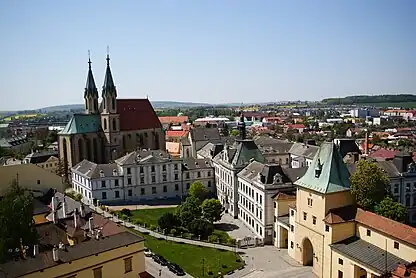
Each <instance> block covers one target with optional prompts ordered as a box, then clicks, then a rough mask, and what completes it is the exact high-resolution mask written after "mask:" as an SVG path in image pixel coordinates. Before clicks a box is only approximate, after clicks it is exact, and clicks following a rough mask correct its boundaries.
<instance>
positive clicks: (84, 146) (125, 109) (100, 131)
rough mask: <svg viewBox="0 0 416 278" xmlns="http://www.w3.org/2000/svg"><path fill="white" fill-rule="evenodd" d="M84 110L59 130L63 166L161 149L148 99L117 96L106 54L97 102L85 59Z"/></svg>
mask: <svg viewBox="0 0 416 278" xmlns="http://www.w3.org/2000/svg"><path fill="white" fill-rule="evenodd" d="M88 63H89V68H88V75H87V83H86V86H85V90H84V100H85V113H84V114H74V115H73V117H72V118H71V120H70V121H69V122H68V124H67V125H66V126H65V128H64V129H63V130H62V131H60V132H59V134H58V135H59V140H58V142H59V156H60V159H61V160H62V162H63V163H64V166H65V169H69V168H71V167H72V166H74V165H76V164H77V163H79V162H81V161H82V160H84V159H87V160H89V161H93V162H95V163H107V162H109V161H114V160H115V159H117V158H119V157H120V156H122V155H124V154H126V152H129V151H134V150H136V149H142V148H143V149H162V150H164V149H165V135H164V131H163V129H162V125H161V123H160V121H159V119H158V117H157V115H156V113H155V111H154V110H153V107H152V105H151V103H150V102H149V100H148V99H118V98H117V90H116V86H115V85H114V81H113V77H112V74H111V70H110V58H109V56H108V55H107V69H106V73H105V78H104V85H103V88H102V101H101V103H100V105H99V104H98V101H99V100H98V90H97V87H96V86H95V81H94V77H93V73H92V69H91V61H90V60H89V61H88Z"/></svg>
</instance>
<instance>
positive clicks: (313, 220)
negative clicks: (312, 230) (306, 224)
mask: <svg viewBox="0 0 416 278" xmlns="http://www.w3.org/2000/svg"><path fill="white" fill-rule="evenodd" d="M312 224H314V225H316V216H312Z"/></svg>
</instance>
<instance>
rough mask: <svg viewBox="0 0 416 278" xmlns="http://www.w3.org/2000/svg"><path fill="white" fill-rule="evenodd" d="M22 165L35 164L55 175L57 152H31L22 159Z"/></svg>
mask: <svg viewBox="0 0 416 278" xmlns="http://www.w3.org/2000/svg"><path fill="white" fill-rule="evenodd" d="M23 163H25V164H35V165H37V166H39V167H42V168H45V169H47V170H48V171H51V172H53V173H56V170H57V169H58V167H59V158H58V151H44V152H32V153H30V154H28V155H27V156H26V157H25V158H24V159H23Z"/></svg>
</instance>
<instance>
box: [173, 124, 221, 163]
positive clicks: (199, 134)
mask: <svg viewBox="0 0 416 278" xmlns="http://www.w3.org/2000/svg"><path fill="white" fill-rule="evenodd" d="M208 142H211V143H220V142H222V137H221V135H220V132H219V130H218V128H216V127H214V128H206V127H197V128H193V129H191V131H190V132H189V134H188V137H187V138H186V137H183V138H182V139H181V145H182V149H181V156H182V157H197V151H199V150H200V149H201V148H202V147H204V146H205V145H206V144H207V143H208Z"/></svg>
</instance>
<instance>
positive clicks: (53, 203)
mask: <svg viewBox="0 0 416 278" xmlns="http://www.w3.org/2000/svg"><path fill="white" fill-rule="evenodd" d="M56 205H57V204H56V197H55V196H53V197H52V221H53V223H54V224H56V223H57V222H58V219H57V217H56V215H57V213H58V212H57V211H56Z"/></svg>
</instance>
